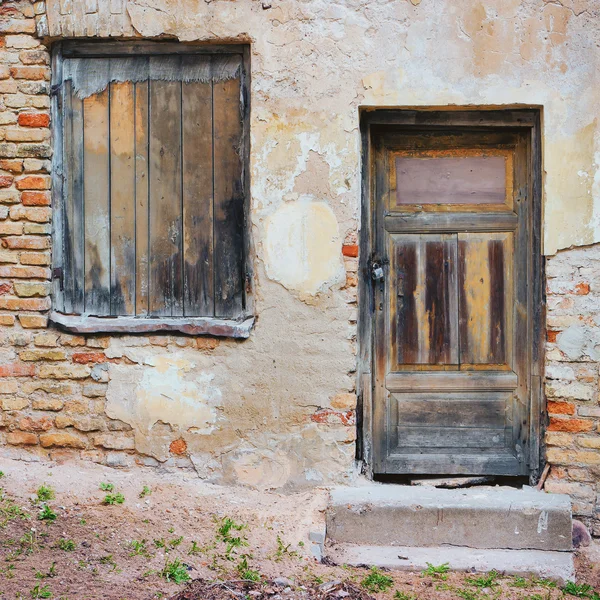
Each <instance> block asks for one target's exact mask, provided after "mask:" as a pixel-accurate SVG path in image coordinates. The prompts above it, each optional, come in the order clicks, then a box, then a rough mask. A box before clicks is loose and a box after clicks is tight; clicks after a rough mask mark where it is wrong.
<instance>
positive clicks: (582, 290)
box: [575, 282, 590, 296]
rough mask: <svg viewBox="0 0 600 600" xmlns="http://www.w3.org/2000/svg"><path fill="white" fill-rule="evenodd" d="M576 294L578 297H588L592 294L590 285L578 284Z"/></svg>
mask: <svg viewBox="0 0 600 600" xmlns="http://www.w3.org/2000/svg"><path fill="white" fill-rule="evenodd" d="M575 293H576V294H577V295H578V296H587V295H588V294H589V293H590V284H589V283H586V282H582V283H578V284H577V285H576V286H575Z"/></svg>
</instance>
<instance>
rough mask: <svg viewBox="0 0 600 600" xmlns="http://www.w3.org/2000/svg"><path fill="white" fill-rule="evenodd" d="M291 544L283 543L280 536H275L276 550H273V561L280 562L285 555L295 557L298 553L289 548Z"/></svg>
mask: <svg viewBox="0 0 600 600" xmlns="http://www.w3.org/2000/svg"><path fill="white" fill-rule="evenodd" d="M290 546H291V544H287V545H286V544H284V543H283V540H282V539H281V537H280V536H277V550H276V551H275V562H280V561H281V560H283V558H284V557H285V556H286V555H287V556H291V557H296V556H298V553H297V552H296V551H295V550H290Z"/></svg>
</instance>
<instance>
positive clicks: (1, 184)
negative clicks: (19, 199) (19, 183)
mask: <svg viewBox="0 0 600 600" xmlns="http://www.w3.org/2000/svg"><path fill="white" fill-rule="evenodd" d="M14 179H15V178H14V177H13V176H12V175H0V188H7V187H10V186H11V185H12V183H13V181H14Z"/></svg>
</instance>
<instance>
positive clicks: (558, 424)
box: [548, 417, 594, 433]
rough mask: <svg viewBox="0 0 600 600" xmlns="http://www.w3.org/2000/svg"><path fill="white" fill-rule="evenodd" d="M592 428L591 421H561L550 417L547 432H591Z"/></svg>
mask: <svg viewBox="0 0 600 600" xmlns="http://www.w3.org/2000/svg"><path fill="white" fill-rule="evenodd" d="M593 427H594V423H593V422H592V421H585V420H584V419H561V418H560V417H550V425H549V426H548V431H569V432H571V433H578V432H580V431H591V430H592V428H593Z"/></svg>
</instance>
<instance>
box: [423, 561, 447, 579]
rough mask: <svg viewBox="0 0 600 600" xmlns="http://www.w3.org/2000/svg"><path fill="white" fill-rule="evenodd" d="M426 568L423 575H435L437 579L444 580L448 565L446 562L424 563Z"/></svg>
mask: <svg viewBox="0 0 600 600" xmlns="http://www.w3.org/2000/svg"><path fill="white" fill-rule="evenodd" d="M426 564H427V568H426V569H425V570H424V571H423V573H422V574H423V575H425V576H427V577H436V578H437V579H442V580H444V581H445V580H446V579H447V575H446V574H447V573H448V571H450V565H449V564H448V563H444V564H442V565H432V564H431V563H426Z"/></svg>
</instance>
